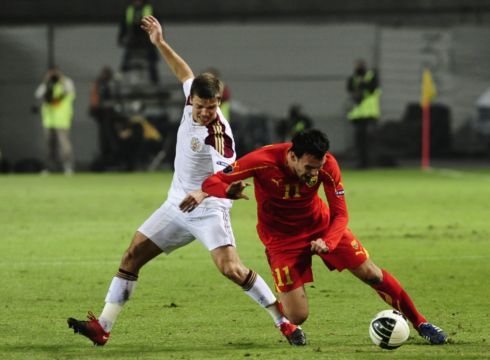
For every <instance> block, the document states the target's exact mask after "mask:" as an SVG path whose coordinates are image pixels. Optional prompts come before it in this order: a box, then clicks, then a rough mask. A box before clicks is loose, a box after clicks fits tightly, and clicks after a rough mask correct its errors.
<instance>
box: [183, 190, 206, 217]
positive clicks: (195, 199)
mask: <svg viewBox="0 0 490 360" xmlns="http://www.w3.org/2000/svg"><path fill="white" fill-rule="evenodd" d="M207 197H208V194H206V193H205V192H204V191H202V190H195V191H191V192H190V193H188V194H187V196H186V197H185V198H184V200H182V202H181V203H180V205H179V208H180V210H181V211H182V212H191V211H192V210H194V209H195V208H196V207H198V206H199V204H200V203H202V202H203V200H204V199H206V198H207Z"/></svg>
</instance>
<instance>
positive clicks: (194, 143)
mask: <svg viewBox="0 0 490 360" xmlns="http://www.w3.org/2000/svg"><path fill="white" fill-rule="evenodd" d="M191 150H192V151H194V152H199V151H201V150H202V143H201V142H200V141H199V139H198V138H197V137H192V139H191Z"/></svg>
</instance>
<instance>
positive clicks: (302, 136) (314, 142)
mask: <svg viewBox="0 0 490 360" xmlns="http://www.w3.org/2000/svg"><path fill="white" fill-rule="evenodd" d="M292 142H293V146H292V147H291V149H290V151H292V152H293V153H294V155H296V157H298V159H299V158H301V157H302V156H303V155H304V154H310V155H313V156H314V157H315V158H316V159H318V160H321V159H323V157H324V156H325V154H326V153H327V151H328V149H329V148H330V141H329V140H328V137H327V135H326V134H324V133H323V132H321V131H320V130H316V129H311V130H305V131H301V132H299V133H297V134H296V135H294V137H293V139H292Z"/></svg>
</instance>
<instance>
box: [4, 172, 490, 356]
mask: <svg viewBox="0 0 490 360" xmlns="http://www.w3.org/2000/svg"><path fill="white" fill-rule="evenodd" d="M170 179H171V174H170V173H156V174H102V175H93V174H76V175H75V176H73V177H68V178H67V177H63V176H56V175H52V176H48V177H40V176H34V175H24V176H18V175H8V176H2V177H0V225H1V235H0V236H1V238H0V249H1V257H0V271H1V282H0V283H1V290H0V308H1V317H0V339H1V340H0V358H2V359H39V358H41V359H53V358H56V359H64V358H73V359H76V358H83V359H97V358H100V359H136V358H138V359H150V358H153V359H155V358H158V359H242V358H260V359H320V358H321V359H328V358H331V359H353V358H356V359H384V358H396V359H421V358H430V359H454V358H465V359H471V358H473V359H483V358H488V357H489V354H490V344H489V343H490V325H489V324H490V311H489V299H490V286H489V285H488V276H489V274H490V263H489V261H488V257H489V255H490V225H489V223H488V222H489V209H490V205H489V203H490V171H481V170H480V171H474V172H468V171H465V172H461V173H458V172H452V173H445V172H438V171H434V172H420V171H416V170H392V171H381V170H373V171H364V172H357V171H346V172H345V173H344V184H345V187H346V196H347V201H348V205H349V209H350V226H351V228H352V229H353V230H354V232H355V233H356V235H357V236H358V237H359V239H360V240H361V241H362V242H363V244H364V245H365V247H366V248H367V249H368V250H369V252H370V254H371V257H372V259H373V260H374V261H375V262H376V263H377V264H378V265H380V266H382V267H384V268H386V269H388V270H389V271H390V272H392V273H393V274H394V275H395V276H396V277H397V278H398V279H399V280H400V281H401V282H402V283H403V284H404V285H405V288H406V290H407V291H408V292H409V293H410V294H411V296H412V298H413V300H414V301H415V303H416V305H417V306H418V308H419V310H420V311H421V312H422V313H423V314H424V315H425V316H426V317H427V318H428V319H429V320H430V321H433V322H434V323H435V324H437V325H439V326H441V327H442V328H443V329H445V330H446V331H447V333H448V334H449V335H450V337H451V343H450V344H448V345H446V346H429V345H427V344H426V342H425V341H424V340H423V339H422V338H420V337H419V336H418V335H417V334H416V333H415V331H414V330H413V329H412V337H411V338H410V339H409V341H408V342H407V343H406V344H405V345H404V346H402V347H401V348H399V349H397V350H394V351H386V350H381V349H379V348H377V347H375V346H374V345H372V343H371V341H370V339H369V335H368V330H367V328H368V324H369V321H370V320H371V318H372V317H373V316H374V314H376V313H377V312H378V311H380V310H383V309H386V308H388V306H387V305H386V304H385V303H383V302H382V301H381V300H380V299H379V298H378V297H377V295H376V294H375V293H374V292H373V291H372V290H371V289H370V288H369V287H368V286H366V285H363V284H361V283H360V282H359V281H358V280H356V279H354V278H353V277H352V276H351V275H350V274H349V273H347V272H345V273H341V274H339V273H337V272H329V271H327V269H326V268H325V267H323V265H322V264H321V262H320V261H318V259H315V262H314V272H315V283H314V284H311V285H308V286H307V293H308V296H309V301H310V311H311V314H310V318H309V319H308V321H307V322H306V323H305V324H304V326H303V328H304V330H305V332H306V333H307V337H308V341H309V344H308V346H306V347H304V348H293V347H291V346H289V345H288V344H287V343H286V342H285V340H283V339H282V337H281V336H280V334H279V332H278V331H277V330H276V329H275V328H274V327H273V325H272V322H271V319H270V318H269V316H268V315H267V313H266V312H265V311H263V310H262V309H260V308H259V307H258V306H256V305H255V304H254V303H253V302H252V301H251V300H250V299H249V298H248V297H247V296H245V295H244V294H242V291H241V290H240V289H239V288H238V287H237V286H236V285H234V284H232V283H231V282H229V281H228V280H226V279H225V278H224V277H223V276H222V275H220V274H219V273H218V272H217V271H216V269H215V268H214V265H213V264H212V262H211V259H210V257H209V255H208V253H207V251H206V250H205V249H204V247H203V246H201V245H200V244H199V243H197V242H196V243H193V244H191V245H189V246H187V247H186V248H183V249H180V250H178V251H176V252H174V253H173V254H171V255H170V256H164V255H163V256H161V257H159V258H157V259H155V260H154V261H152V262H151V263H150V264H148V265H147V266H146V267H145V268H143V270H142V271H141V273H140V280H139V281H138V286H137V289H136V291H135V293H134V296H133V298H132V299H131V301H129V302H128V304H127V306H126V307H125V309H124V311H123V312H122V314H121V315H120V317H119V319H118V322H117V324H116V326H115V327H114V329H113V331H112V334H111V340H110V341H109V342H108V344H107V345H106V346H105V347H102V348H94V347H92V346H90V343H89V341H88V340H87V339H85V338H83V337H81V336H79V335H74V334H73V332H72V331H71V330H69V329H68V327H67V325H66V318H67V317H69V316H73V317H79V318H80V317H84V316H85V314H86V312H87V310H93V311H94V313H95V314H97V315H98V314H99V313H100V310H101V309H102V306H103V303H104V297H105V294H106V291H107V287H108V285H109V282H110V281H111V278H112V276H113V274H114V273H115V272H116V271H117V268H118V264H119V260H120V257H121V254H122V252H123V251H124V249H125V248H126V247H127V245H128V244H129V241H130V239H131V237H132V235H133V233H134V231H135V229H136V228H137V227H138V226H139V225H140V224H141V223H142V222H143V221H144V220H145V219H146V218H147V217H148V216H149V215H150V214H151V212H152V211H153V210H154V209H156V208H157V207H158V206H159V205H160V204H161V202H162V201H163V200H164V199H165V196H166V191H167V189H168V187H169V184H170ZM249 192H250V191H249ZM255 219H256V214H255V202H254V201H253V200H251V201H249V202H245V201H239V202H236V203H235V206H234V208H233V212H232V221H233V226H234V230H235V235H236V238H237V241H238V249H239V252H240V254H241V257H242V260H243V261H244V263H245V264H246V265H247V266H249V267H251V268H253V269H255V270H256V271H258V272H259V273H260V274H262V276H263V277H264V278H265V279H266V281H267V282H268V283H269V285H271V286H272V278H271V275H270V273H269V269H268V266H267V262H266V259H265V257H264V254H263V248H262V245H261V243H260V241H259V240H258V238H257V235H256V233H255V221H256V220H255Z"/></svg>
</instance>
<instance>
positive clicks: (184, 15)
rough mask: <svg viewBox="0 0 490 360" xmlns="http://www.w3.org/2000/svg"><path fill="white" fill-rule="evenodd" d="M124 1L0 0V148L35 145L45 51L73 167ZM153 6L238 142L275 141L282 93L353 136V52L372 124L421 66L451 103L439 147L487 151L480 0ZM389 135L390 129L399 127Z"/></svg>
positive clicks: (90, 133)
mask: <svg viewBox="0 0 490 360" xmlns="http://www.w3.org/2000/svg"><path fill="white" fill-rule="evenodd" d="M125 4H126V1H125V0H117V1H98V2H95V1H83V0H72V1H70V2H69V6H68V5H67V3H66V2H64V1H58V0H38V1H27V0H18V1H14V2H2V3H0V46H1V52H2V56H1V57H0V94H1V96H0V150H1V152H2V154H3V157H4V158H5V159H8V160H10V161H11V162H17V161H20V160H22V159H26V158H40V159H42V157H43V152H44V143H43V136H42V135H43V134H42V128H41V125H40V119H39V115H38V114H34V113H32V112H31V111H30V109H31V106H32V104H33V102H34V100H33V92H34V89H35V87H36V86H37V84H38V83H39V82H40V81H41V79H42V76H43V74H44V72H45V70H46V68H47V66H48V62H49V61H50V59H51V60H52V61H54V63H56V64H57V65H59V66H60V68H61V69H62V70H63V71H64V72H65V73H66V74H67V75H69V76H70V77H72V79H73V80H74V82H75V86H76V89H77V100H76V102H75V117H74V124H73V128H72V140H73V142H74V146H75V153H76V158H77V163H78V168H79V169H84V168H86V167H87V165H88V164H89V163H90V161H92V160H93V158H94V157H95V156H96V154H97V140H96V131H97V130H96V126H95V123H94V121H93V120H92V119H91V118H90V116H89V115H88V111H87V110H88V106H89V93H90V86H91V83H92V82H93V80H94V79H95V77H96V75H97V73H98V71H99V70H100V68H101V67H102V66H104V65H110V66H112V67H113V68H114V69H117V68H118V67H119V64H120V61H121V55H122V49H121V48H119V47H118V46H117V43H116V37H117V31H118V29H117V27H118V21H119V18H120V16H121V14H122V13H123V11H124V7H125ZM152 4H153V5H154V8H155V11H156V14H157V16H158V17H159V18H160V19H161V20H162V22H163V23H164V25H165V26H166V28H167V36H168V39H169V41H170V43H171V44H172V45H173V46H174V47H175V48H176V50H177V51H178V52H180V53H181V54H182V56H183V57H184V58H185V59H186V60H188V62H189V63H190V65H191V67H192V68H193V69H194V70H195V71H196V72H199V71H201V70H204V69H206V68H208V67H209V66H214V67H216V68H217V69H219V70H220V72H221V76H222V78H223V79H224V80H225V82H226V83H227V84H228V85H229V86H230V88H231V91H232V97H233V103H232V111H234V112H235V113H236V114H235V117H234V118H235V123H234V126H236V127H239V130H240V131H239V132H238V131H237V143H238V144H239V145H240V142H241V143H242V144H245V143H247V142H251V143H250V144H247V146H246V149H244V150H249V149H251V148H254V147H255V146H257V145H262V144H261V143H263V142H269V141H274V140H275V136H274V135H275V134H274V127H273V124H274V121H275V120H277V119H279V118H281V117H285V116H286V114H287V109H288V107H289V105H291V104H292V103H299V104H302V106H303V108H304V110H305V112H306V113H308V114H309V115H311V117H312V118H313V119H314V120H315V124H316V126H317V127H319V128H321V129H324V130H326V131H328V132H329V133H332V134H335V135H334V141H333V144H332V145H333V151H334V152H335V153H337V154H338V155H339V156H342V154H347V155H348V154H349V151H350V149H351V147H352V134H351V129H350V127H349V125H348V123H347V121H346V120H345V112H346V106H347V94H346V91H345V81H346V78H347V77H348V76H349V74H350V73H351V71H352V67H353V63H354V61H355V60H356V59H358V58H364V59H366V60H367V61H368V63H369V64H370V65H373V66H375V67H376V68H377V69H378V70H379V73H380V76H381V83H382V88H383V96H382V103H381V106H382V118H381V125H382V124H386V123H397V122H401V121H402V119H403V118H404V117H406V111H407V106H408V105H409V104H410V103H417V102H418V100H419V98H420V82H421V74H422V69H423V68H424V67H429V68H430V69H431V70H432V73H433V76H434V79H435V82H436V85H437V89H438V97H437V99H436V103H437V104H441V105H443V106H447V107H448V108H449V110H450V119H449V120H448V124H449V129H450V140H448V141H449V143H450V145H448V144H449V143H447V144H446V145H444V146H445V148H444V149H442V150H441V151H440V152H439V153H440V155H441V156H442V157H444V158H446V159H459V158H461V157H464V158H466V159H467V158H472V159H473V158H474V159H476V158H479V159H483V160H484V161H485V160H487V159H488V154H489V152H490V151H489V148H490V147H489V145H488V144H489V140H488V139H489V136H490V135H489V134H490V129H489V128H490V126H489V125H488V124H489V123H490V119H489V118H490V115H488V114H489V111H488V110H487V109H478V107H477V101H478V99H479V98H480V96H481V95H482V94H483V93H484V92H485V91H486V90H487V89H488V88H489V87H490V68H489V67H488V64H489V63H490V47H489V46H488V43H489V40H490V26H489V24H490V5H489V4H488V2H487V1H484V0H480V1H477V0H473V1H462V0H461V1H456V0H454V1H430V2H427V1H422V0H414V1H397V2H393V1H376V2H365V1H359V0H344V1H312V0H309V1H301V2H293V1H286V2H284V1H272V0H269V1H259V0H248V1H241V2H236V1H233V2H231V1H228V2H226V1H212V0H210V1H194V0H188V1H186V2H185V3H182V2H181V1H158V0H154V1H153V2H152ZM203 39H204V41H203ZM217 54H219V56H217ZM159 67H160V73H161V75H162V87H164V88H165V89H175V87H176V85H177V83H176V80H175V79H174V78H173V77H172V75H171V74H170V72H169V71H168V69H166V68H165V65H164V63H163V61H161V62H160V64H159ZM171 107H172V105H170V103H169V109H170V108H171ZM489 107H490V105H489ZM479 110H480V112H479ZM170 118H171V119H170V120H171V121H178V119H179V114H178V113H176V114H175V113H173V112H172V111H170ZM254 121H255V122H254ZM250 122H251V124H252V126H248V127H247V126H246V124H247V123H250ZM256 124H262V125H264V124H265V128H262V127H261V126H262V125H260V126H258V128H259V129H260V133H261V135H262V137H260V136H259V138H258V139H254V137H255V135H254V134H253V132H252V131H251V130H250V129H254V128H255V129H257V126H256ZM240 126H242V128H240ZM447 130H448V129H444V130H443V131H446V132H447ZM264 134H265V136H264ZM390 134H391V133H389V131H388V136H392V137H395V138H397V137H400V133H399V132H395V133H393V134H391V135H390ZM251 139H252V140H251ZM403 140H404V139H401V138H397V139H396V141H400V142H401V143H403ZM405 140H406V139H405ZM400 146H401V145H400ZM347 155H346V157H348V156H347ZM411 155H414V154H411ZM415 158H416V156H415Z"/></svg>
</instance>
